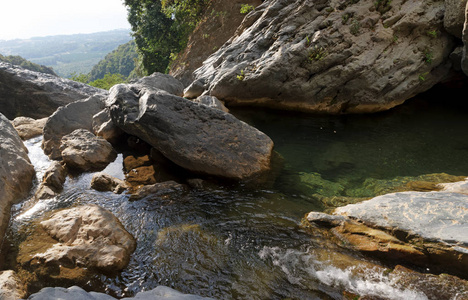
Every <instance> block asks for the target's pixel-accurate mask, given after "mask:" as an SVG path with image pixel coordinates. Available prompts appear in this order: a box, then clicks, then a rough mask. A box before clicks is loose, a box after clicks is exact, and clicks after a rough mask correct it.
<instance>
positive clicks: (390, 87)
mask: <svg viewBox="0 0 468 300" xmlns="http://www.w3.org/2000/svg"><path fill="white" fill-rule="evenodd" d="M449 2H450V1H448V2H447V1H442V0H439V1H416V0H414V1H411V0H394V1H386V0H383V1H371V0H352V1H340V0H328V1H327V0H320V1H309V0H298V1H287V0H269V1H265V2H264V3H263V4H262V5H260V6H258V7H257V8H256V10H254V11H253V12H251V13H249V14H248V15H247V16H246V17H245V18H244V20H243V21H242V24H241V25H240V26H239V27H238V28H237V30H236V31H235V33H234V35H233V36H232V37H231V38H230V39H229V40H228V41H227V42H226V43H225V44H224V45H223V46H222V47H221V48H220V49H219V50H217V51H216V52H215V53H214V54H212V55H211V56H210V57H209V58H207V59H206V60H205V61H204V62H203V65H202V66H201V67H200V68H198V69H197V70H196V71H195V72H194V77H195V78H194V79H195V80H194V85H193V87H196V88H197V90H200V86H202V87H203V88H204V90H205V94H210V95H212V96H216V97H218V98H219V99H221V100H224V101H226V103H227V104H228V105H236V104H239V105H258V106H267V107H273V108H280V109H293V110H300V111H308V112H320V113H333V114H338V113H363V112H377V111H382V110H387V109H390V108H392V107H394V106H396V105H399V104H401V103H403V102H404V101H405V100H407V99H409V98H411V97H413V96H415V95H416V94H418V93H421V92H423V91H426V90H428V89H430V88H431V87H432V86H433V85H435V84H436V83H438V82H440V81H442V80H443V79H445V78H446V77H447V75H448V73H449V71H450V70H451V68H452V61H451V60H450V59H449V57H450V55H451V53H452V52H453V51H454V49H455V48H456V46H457V43H459V44H461V41H459V40H458V39H457V38H456V37H455V36H454V35H452V34H450V33H448V32H447V31H446V29H445V28H444V17H445V12H446V10H449V9H448V6H449ZM457 5H458V4H457ZM446 23H447V21H446ZM459 23H460V22H458V23H457V24H458V25H457V26H458V27H457V28H459V27H460V24H459ZM204 26H208V24H205V25H204ZM452 27H456V26H452ZM202 33H205V34H211V31H210V30H203V31H200V32H199V34H202ZM226 35H227V33H226ZM460 35H461V33H460ZM194 39H195V38H194ZM199 42H201V41H200V40H199ZM208 45H210V46H211V44H209V43H206V45H204V46H205V47H208ZM196 46H197V44H196V43H195V42H193V44H192V45H190V47H191V51H195V50H194V49H195V48H196ZM196 51H200V50H196ZM192 53H195V52H192ZM184 60H185V61H186V62H187V63H190V59H189V58H186V59H184ZM193 66H194V65H192V67H193ZM185 72H189V69H186V70H185ZM174 74H175V73H174ZM184 76H186V75H184ZM186 78H189V77H188V76H186ZM190 90H191V88H189V89H188V91H190ZM201 90H203V89H201ZM192 91H193V90H192ZM189 94H190V93H189ZM192 95H193V93H192Z"/></svg>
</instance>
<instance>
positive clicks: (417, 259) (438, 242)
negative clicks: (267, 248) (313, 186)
mask: <svg viewBox="0 0 468 300" xmlns="http://www.w3.org/2000/svg"><path fill="white" fill-rule="evenodd" d="M467 186H468V180H466V181H463V182H459V183H449V184H441V188H442V190H441V191H438V192H401V193H392V194H386V195H382V196H378V197H375V198H373V199H371V200H367V201H364V202H361V203H358V204H349V205H347V206H344V207H339V208H337V209H335V210H334V212H333V214H332V215H329V214H325V213H320V212H311V213H309V214H308V215H307V216H306V220H305V221H306V224H308V225H309V226H311V228H317V227H318V228H328V229H330V230H331V232H332V233H333V234H334V235H335V236H336V237H337V238H338V239H339V240H340V242H341V243H343V244H342V245H344V246H345V247H349V248H351V249H355V250H358V251H361V252H363V253H366V254H369V255H372V256H375V257H379V258H381V259H384V260H387V261H390V262H393V263H394V262H397V263H406V264H409V265H417V266H421V267H426V268H427V267H429V268H430V269H431V271H433V272H450V273H452V274H455V275H458V276H461V277H465V278H466V270H467V269H468V236H467V235H466V232H468V214H467V213H466V211H467V210H468V189H467Z"/></svg>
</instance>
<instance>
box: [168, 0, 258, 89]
mask: <svg viewBox="0 0 468 300" xmlns="http://www.w3.org/2000/svg"><path fill="white" fill-rule="evenodd" d="M261 3H262V0H230V1H226V0H214V1H212V2H211V4H210V6H209V7H208V8H207V10H206V13H205V15H204V17H203V19H202V21H201V22H200V24H199V25H198V26H197V28H196V29H195V31H194V32H193V33H192V35H191V36H190V38H189V41H188V44H187V47H186V48H185V50H184V51H183V52H181V53H179V55H178V57H177V59H176V60H175V61H174V62H173V63H172V64H171V71H170V74H171V75H173V76H174V77H176V78H177V79H179V80H181V81H182V82H183V83H184V84H185V85H188V84H189V83H190V82H192V80H193V75H192V73H193V71H195V69H197V68H199V67H201V65H202V63H203V61H204V60H205V59H206V58H208V56H210V55H211V54H212V53H214V52H215V51H216V50H218V49H219V48H221V46H222V45H223V44H224V43H225V42H226V41H227V40H228V39H229V38H231V36H233V35H234V33H235V31H236V29H237V27H238V26H239V25H240V24H241V22H242V20H243V19H244V17H245V14H242V13H241V12H240V10H241V7H242V5H243V4H248V5H252V6H253V7H256V6H258V5H260V4H261Z"/></svg>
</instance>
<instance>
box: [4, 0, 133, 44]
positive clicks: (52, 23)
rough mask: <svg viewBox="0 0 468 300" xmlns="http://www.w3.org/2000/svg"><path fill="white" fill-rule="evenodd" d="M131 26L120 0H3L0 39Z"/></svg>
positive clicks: (91, 31)
mask: <svg viewBox="0 0 468 300" xmlns="http://www.w3.org/2000/svg"><path fill="white" fill-rule="evenodd" d="M120 28H130V25H129V24H128V21H127V10H126V8H125V6H124V4H123V0H79V1H70V0H3V1H2V4H1V10H0V40H10V39H16V38H19V39H26V38H30V37H36V36H48V35H59V34H60V35H61V34H75V33H93V32H100V31H108V30H112V29H120Z"/></svg>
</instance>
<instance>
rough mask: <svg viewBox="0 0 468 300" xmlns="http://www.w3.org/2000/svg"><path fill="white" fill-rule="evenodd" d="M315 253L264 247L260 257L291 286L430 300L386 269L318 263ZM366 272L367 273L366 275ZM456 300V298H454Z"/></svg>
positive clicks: (363, 294) (412, 299) (361, 294)
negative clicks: (269, 261)
mask: <svg viewBox="0 0 468 300" xmlns="http://www.w3.org/2000/svg"><path fill="white" fill-rule="evenodd" d="M311 252H312V250H310V249H309V250H308V251H306V252H302V251H299V250H295V249H286V250H285V249H281V248H279V247H264V248H263V249H262V250H261V251H260V252H259V256H260V258H262V259H264V260H266V259H271V260H272V262H273V264H274V265H275V266H277V267H279V268H280V269H281V270H282V271H283V272H284V273H285V274H286V275H287V277H288V280H289V282H290V283H291V284H295V285H299V286H301V287H303V288H307V287H308V286H309V285H310V284H311V283H310V281H311V282H319V283H320V284H324V285H326V286H328V287H331V288H334V289H339V290H344V291H348V292H352V293H354V294H357V295H360V296H378V297H382V298H385V299H392V300H401V299H405V300H427V299H429V298H428V297H427V296H426V295H425V294H424V293H422V292H419V291H414V290H410V289H405V288H404V287H401V286H399V284H398V278H395V277H389V276H386V275H385V274H384V271H385V269H383V268H364V269H363V268H359V269H360V270H359V272H357V271H358V270H357V266H351V267H347V268H345V269H342V268H339V267H336V266H333V264H332V263H331V262H329V261H318V260H317V258H316V256H315V255H314V254H312V253H311ZM363 271H364V272H363ZM454 299H455V298H454Z"/></svg>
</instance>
